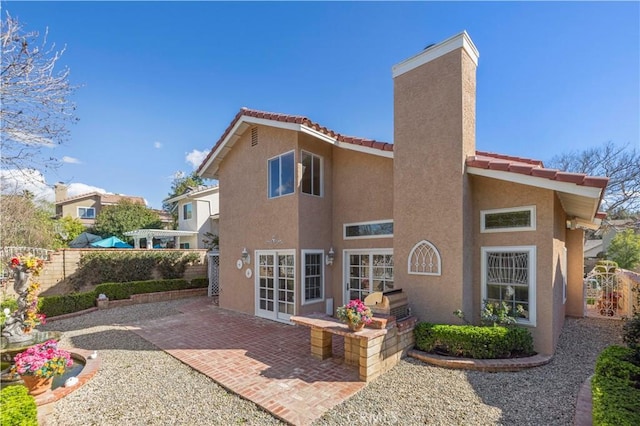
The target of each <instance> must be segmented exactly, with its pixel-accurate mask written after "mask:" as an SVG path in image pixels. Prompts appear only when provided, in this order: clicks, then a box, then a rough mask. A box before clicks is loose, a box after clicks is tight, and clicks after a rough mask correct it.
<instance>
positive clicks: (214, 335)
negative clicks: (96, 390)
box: [130, 297, 365, 425]
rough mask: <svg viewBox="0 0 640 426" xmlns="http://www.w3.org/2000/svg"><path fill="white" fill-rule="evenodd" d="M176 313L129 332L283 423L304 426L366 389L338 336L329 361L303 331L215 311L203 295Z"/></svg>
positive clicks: (303, 329)
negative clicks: (347, 360) (316, 352)
mask: <svg viewBox="0 0 640 426" xmlns="http://www.w3.org/2000/svg"><path fill="white" fill-rule="evenodd" d="M181 311H182V314H180V315H175V316H169V317H164V318H159V319H154V320H151V321H144V322H140V323H137V324H135V325H133V326H131V327H130V329H131V331H133V332H135V333H137V334H138V335H140V336H141V337H143V338H144V339H146V340H148V341H150V342H151V343H153V344H154V345H156V346H158V347H159V348H160V349H162V350H164V351H165V352H167V353H169V354H170V355H172V356H174V357H175V358H177V359H179V360H180V361H182V362H184V363H185V364H187V365H189V366H191V367H192V368H194V369H196V370H198V371H200V372H201V373H203V374H205V375H207V376H209V377H211V378H212V379H213V380H215V381H216V382H217V383H219V384H220V385H222V386H223V387H225V388H227V389H229V390H230V391H232V392H234V393H236V394H238V395H240V396H242V397H243V398H246V399H248V400H250V401H253V402H254V403H256V404H257V405H259V406H261V407H262V408H264V409H265V410H267V411H269V412H271V413H272V414H273V415H275V416H276V417H278V418H280V419H282V420H284V421H286V422H288V423H291V424H294V425H309V424H311V423H312V422H313V421H314V420H315V419H317V418H319V417H321V416H322V414H324V413H325V412H326V411H327V410H329V409H330V408H332V407H333V406H335V405H337V404H339V403H341V402H342V401H344V400H345V399H347V398H349V397H351V396H352V395H354V394H355V393H356V392H358V391H359V390H360V389H362V388H363V387H364V386H365V383H363V382H361V381H359V379H358V369H357V368H356V367H353V366H348V365H345V364H344V360H343V358H342V356H343V355H344V341H343V340H341V339H334V342H333V345H334V348H333V353H334V357H332V358H329V359H326V360H317V359H315V358H312V357H311V354H310V340H309V330H308V329H307V328H305V327H300V326H290V325H286V324H280V323H277V322H274V321H269V320H265V319H261V318H257V317H254V316H251V315H245V314H241V313H237V312H232V311H227V310H224V309H220V308H218V307H217V306H215V305H213V303H212V300H211V299H209V298H206V297H203V298H201V299H197V300H196V301H194V303H190V304H187V305H184V306H183V307H182V309H181Z"/></svg>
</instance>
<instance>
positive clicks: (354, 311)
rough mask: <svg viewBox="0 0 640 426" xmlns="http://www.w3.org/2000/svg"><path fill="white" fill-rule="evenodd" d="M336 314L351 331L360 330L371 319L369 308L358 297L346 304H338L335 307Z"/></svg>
mask: <svg viewBox="0 0 640 426" xmlns="http://www.w3.org/2000/svg"><path fill="white" fill-rule="evenodd" d="M337 315H338V318H339V319H340V320H342V321H343V322H345V323H347V325H348V326H349V329H350V330H352V331H360V330H362V329H363V328H364V326H365V325H367V324H369V323H371V321H372V319H373V314H372V313H371V309H369V307H368V306H367V305H365V304H364V303H363V302H362V301H361V300H360V299H355V300H351V301H349V303H347V304H346V305H343V306H340V307H339V308H338V309H337Z"/></svg>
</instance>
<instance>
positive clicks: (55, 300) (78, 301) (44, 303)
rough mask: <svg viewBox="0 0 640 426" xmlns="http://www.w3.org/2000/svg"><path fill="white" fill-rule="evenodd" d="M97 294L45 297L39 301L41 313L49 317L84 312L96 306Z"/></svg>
mask: <svg viewBox="0 0 640 426" xmlns="http://www.w3.org/2000/svg"><path fill="white" fill-rule="evenodd" d="M96 297H97V296H96V292H95V291H88V292H84V293H72V294H65V295H61V296H43V297H40V298H39V300H38V306H39V309H40V312H41V313H43V314H45V315H46V316H48V317H55V316H58V315H64V314H70V313H72V312H78V311H83V310H85V309H89V308H92V307H94V306H95V301H96Z"/></svg>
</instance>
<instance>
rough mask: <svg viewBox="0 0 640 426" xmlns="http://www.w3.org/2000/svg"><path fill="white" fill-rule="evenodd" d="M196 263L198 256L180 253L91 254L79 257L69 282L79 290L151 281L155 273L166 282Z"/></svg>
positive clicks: (180, 274) (132, 252) (158, 251)
mask: <svg viewBox="0 0 640 426" xmlns="http://www.w3.org/2000/svg"><path fill="white" fill-rule="evenodd" d="M199 260H200V255H199V254H198V253H185V252H180V251H161V250H150V251H141V252H137V251H126V252H112V251H107V252H90V253H87V254H85V255H83V256H82V258H81V259H80V263H79V268H78V271H77V272H76V274H75V275H74V276H73V277H72V278H71V279H70V280H71V282H72V284H73V286H74V288H76V289H78V288H81V287H83V286H90V285H95V284H99V283H105V282H118V283H121V282H129V281H144V280H150V279H152V278H153V272H154V270H156V271H157V272H158V273H159V274H160V276H161V277H162V278H165V279H174V278H181V277H182V276H183V275H184V272H185V270H186V267H187V265H189V264H194V263H197V262H199Z"/></svg>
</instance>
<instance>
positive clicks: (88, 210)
mask: <svg viewBox="0 0 640 426" xmlns="http://www.w3.org/2000/svg"><path fill="white" fill-rule="evenodd" d="M78 217H79V218H80V219H95V218H96V209H95V208H94V207H78Z"/></svg>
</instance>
